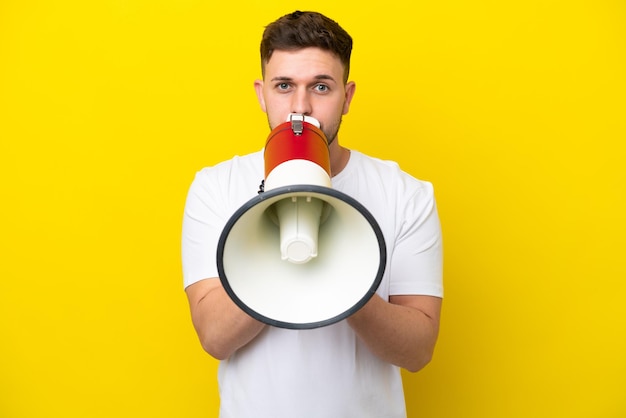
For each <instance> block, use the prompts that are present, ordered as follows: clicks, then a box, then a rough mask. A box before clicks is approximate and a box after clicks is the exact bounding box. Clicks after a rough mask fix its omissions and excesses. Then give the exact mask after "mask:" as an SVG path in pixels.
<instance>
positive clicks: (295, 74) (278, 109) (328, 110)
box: [254, 48, 355, 143]
mask: <svg viewBox="0 0 626 418" xmlns="http://www.w3.org/2000/svg"><path fill="white" fill-rule="evenodd" d="M343 73H344V67H343V64H342V63H341V60H339V58H337V57H336V56H335V55H333V54H332V53H331V52H328V51H324V50H322V49H319V48H305V49H300V50H297V51H274V53H273V54H272V57H271V58H270V60H269V62H267V63H266V64H265V75H264V79H263V80H262V81H261V80H257V81H255V83H254V87H255V90H256V94H257V97H258V99H259V103H260V104H261V109H263V111H264V112H265V113H267V118H268V120H269V123H270V128H271V129H274V128H275V127H276V126H278V125H280V124H281V123H284V122H285V121H286V120H287V116H288V115H289V114H290V113H298V114H304V115H307V116H311V117H314V118H315V119H317V120H318V121H319V122H320V127H321V129H322V132H324V134H325V135H326V138H327V139H328V142H329V143H332V142H334V141H335V139H336V138H337V132H338V131H339V125H340V124H341V117H342V115H345V114H346V113H348V110H349V108H350V102H351V101H352V96H353V95H354V90H355V85H354V83H353V82H349V83H347V84H344V82H343Z"/></svg>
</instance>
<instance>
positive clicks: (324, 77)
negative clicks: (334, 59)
mask: <svg viewBox="0 0 626 418" xmlns="http://www.w3.org/2000/svg"><path fill="white" fill-rule="evenodd" d="M313 78H314V79H315V80H330V81H335V79H334V78H333V76H331V75H328V74H318V75H316V76H315V77H313ZM271 81H293V78H292V77H287V76H277V77H274V78H272V80H271Z"/></svg>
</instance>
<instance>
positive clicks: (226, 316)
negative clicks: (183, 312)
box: [187, 279, 264, 360]
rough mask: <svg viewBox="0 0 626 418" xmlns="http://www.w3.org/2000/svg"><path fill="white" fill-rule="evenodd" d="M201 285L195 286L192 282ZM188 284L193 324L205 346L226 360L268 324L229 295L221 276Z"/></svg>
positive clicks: (218, 357) (217, 356)
mask: <svg viewBox="0 0 626 418" xmlns="http://www.w3.org/2000/svg"><path fill="white" fill-rule="evenodd" d="M196 285H198V287H197V288H194V289H192V286H196ZM192 286H190V287H189V288H188V290H187V295H188V296H189V303H190V309H191V316H192V320H193V325H194V328H195V330H196V333H197V334H198V337H199V339H200V342H201V344H202V347H203V348H204V350H205V351H206V352H207V353H209V354H210V355H211V356H213V357H215V358H217V359H219V360H223V359H226V358H228V357H230V355H231V354H232V353H234V352H235V351H236V350H237V349H239V348H241V347H243V346H244V345H246V344H247V343H248V342H250V341H251V340H252V339H253V338H254V337H256V336H257V335H258V334H259V332H261V330H262V329H263V327H264V324H263V323H262V322H259V321H257V320H255V319H253V318H252V317H250V316H249V315H247V314H246V313H245V312H244V311H242V310H241V309H240V308H239V307H238V306H237V305H236V304H235V303H234V302H233V301H232V300H231V299H230V297H229V296H228V294H227V293H226V291H225V290H224V288H223V287H222V285H221V283H220V282H219V280H218V279H209V280H204V281H202V282H199V283H196V284H194V285H192Z"/></svg>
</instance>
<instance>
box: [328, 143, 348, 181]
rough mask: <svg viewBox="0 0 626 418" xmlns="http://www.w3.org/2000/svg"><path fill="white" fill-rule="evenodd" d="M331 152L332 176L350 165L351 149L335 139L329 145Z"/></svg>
mask: <svg viewBox="0 0 626 418" xmlns="http://www.w3.org/2000/svg"><path fill="white" fill-rule="evenodd" d="M328 151H329V153H330V172H331V175H332V176H336V175H337V174H339V173H341V171H342V170H343V169H344V168H346V165H348V160H349V159H350V150H349V149H348V148H344V147H342V146H340V145H339V143H338V141H337V140H336V139H335V140H334V141H333V142H332V143H331V144H330V146H329V147H328Z"/></svg>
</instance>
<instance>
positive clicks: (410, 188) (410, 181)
mask: <svg viewBox="0 0 626 418" xmlns="http://www.w3.org/2000/svg"><path fill="white" fill-rule="evenodd" d="M350 158H351V163H353V167H352V168H354V172H353V173H352V174H356V175H359V176H362V177H364V178H366V179H367V181H368V183H369V184H370V186H371V187H376V186H378V187H380V188H382V189H383V190H385V192H387V193H389V192H394V191H395V192H398V193H401V194H404V195H406V194H409V195H415V194H426V195H432V194H433V185H432V183H431V182H429V181H426V180H421V179H419V178H417V177H415V176H413V175H411V174H409V173H408V172H406V171H404V170H403V169H402V168H401V167H400V165H399V164H398V163H397V162H396V161H393V160H384V159H381V158H377V157H372V156H370V155H367V154H363V153H362V152H359V151H351V157H350Z"/></svg>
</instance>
